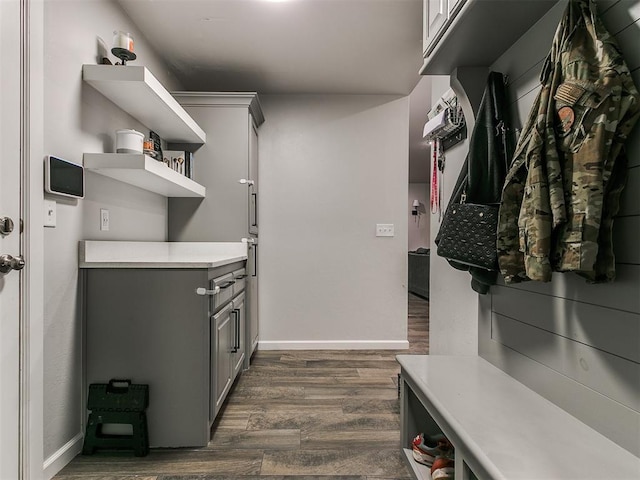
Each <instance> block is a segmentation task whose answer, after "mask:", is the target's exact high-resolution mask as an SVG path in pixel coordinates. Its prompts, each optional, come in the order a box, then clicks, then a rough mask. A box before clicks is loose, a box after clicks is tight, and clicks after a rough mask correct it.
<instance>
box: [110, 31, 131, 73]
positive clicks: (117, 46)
mask: <svg viewBox="0 0 640 480" xmlns="http://www.w3.org/2000/svg"><path fill="white" fill-rule="evenodd" d="M111 53H113V54H114V55H115V56H116V57H118V58H119V59H120V60H121V61H122V64H119V63H116V65H126V64H127V62H130V61H132V60H135V59H136V58H137V57H136V54H135V53H133V37H132V36H131V35H130V34H128V33H125V32H122V31H120V30H115V31H114V32H113V48H112V49H111Z"/></svg>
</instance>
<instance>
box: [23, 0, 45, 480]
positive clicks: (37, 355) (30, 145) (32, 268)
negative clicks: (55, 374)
mask: <svg viewBox="0 0 640 480" xmlns="http://www.w3.org/2000/svg"><path fill="white" fill-rule="evenodd" d="M22 1H23V2H24V4H25V5H26V6H28V8H27V12H25V13H26V14H27V18H26V19H25V21H27V22H28V29H27V32H28V50H29V51H28V63H29V65H28V89H29V91H28V94H29V106H28V108H29V111H28V117H29V124H28V142H27V143H26V144H25V145H24V148H25V149H28V154H27V158H26V160H27V162H28V168H27V171H26V172H25V173H26V174H27V175H28V188H27V189H26V191H25V193H28V196H27V199H28V201H27V202H26V203H25V208H27V209H28V212H27V215H26V216H25V218H24V225H25V242H26V245H25V260H26V261H27V267H25V268H26V269H27V272H28V274H27V278H25V280H26V282H27V285H26V286H25V288H26V289H27V291H26V292H25V294H26V306H25V308H26V312H25V313H26V315H27V318H26V319H25V320H26V321H27V323H26V325H25V326H26V328H27V329H26V331H25V332H24V335H25V337H27V338H25V346H26V348H27V351H26V353H28V359H27V362H26V363H27V364H26V365H25V366H26V367H28V372H25V377H24V379H25V381H26V382H27V384H26V385H24V386H23V388H25V389H26V393H27V397H26V398H25V400H26V401H27V405H26V408H28V412H26V414H25V419H26V421H27V423H26V424H25V425H23V426H22V427H23V428H25V429H27V431H26V432H24V433H23V435H24V438H25V440H26V445H25V448H26V450H25V451H24V452H23V473H24V479H25V480H35V479H40V478H43V459H44V452H43V450H44V418H43V417H44V382H43V376H44V373H43V372H44V360H43V358H44V283H43V281H42V279H43V278H44V229H43V228H42V225H43V218H42V217H43V213H44V209H43V200H44V191H43V188H42V186H43V182H44V171H43V168H42V165H43V164H42V161H43V158H44V129H43V127H44V41H43V39H44V2H43V0H22Z"/></svg>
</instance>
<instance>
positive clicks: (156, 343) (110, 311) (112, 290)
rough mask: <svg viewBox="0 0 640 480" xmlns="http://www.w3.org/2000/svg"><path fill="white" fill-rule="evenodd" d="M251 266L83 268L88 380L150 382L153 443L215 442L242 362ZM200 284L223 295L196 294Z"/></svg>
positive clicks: (148, 413) (150, 418)
mask: <svg viewBox="0 0 640 480" xmlns="http://www.w3.org/2000/svg"><path fill="white" fill-rule="evenodd" d="M245 271H246V270H245V262H244V261H243V262H235V263H231V264H228V265H225V266H220V267H216V268H210V269H207V268H88V269H83V270H82V272H83V282H82V284H83V294H84V295H83V297H84V305H85V325H86V327H85V355H86V366H87V369H86V386H87V387H88V385H89V384H91V383H105V382H107V381H109V380H110V379H112V378H128V379H131V381H132V382H133V383H143V384H148V385H149V396H150V400H149V407H148V409H147V419H148V425H149V442H150V446H152V447H201V446H206V445H207V443H208V442H209V436H210V428H211V425H212V422H213V420H214V418H215V415H216V414H217V412H218V410H219V408H220V405H221V404H222V402H223V401H224V399H225V397H226V395H227V393H228V392H229V389H230V388H231V385H232V384H233V381H234V379H235V378H236V376H237V375H238V374H239V373H240V371H241V370H242V369H241V368H239V367H238V365H242V362H243V360H244V341H239V340H238V339H239V338H240V339H243V338H244V322H245V321H246V319H245V314H244V310H245V309H244V304H245V301H244V299H245V294H244V288H245V281H244V278H241V277H242V275H244V272H245ZM220 279H223V280H224V282H223V281H221V280H220ZM234 279H235V280H234ZM222 286H226V288H221V287H222ZM202 287H205V288H207V289H209V291H210V292H211V293H212V292H215V291H218V288H219V292H222V295H218V294H215V295H198V294H196V289H199V288H202ZM216 287H218V288H216ZM219 299H223V301H222V302H220V301H219ZM85 397H86V391H85Z"/></svg>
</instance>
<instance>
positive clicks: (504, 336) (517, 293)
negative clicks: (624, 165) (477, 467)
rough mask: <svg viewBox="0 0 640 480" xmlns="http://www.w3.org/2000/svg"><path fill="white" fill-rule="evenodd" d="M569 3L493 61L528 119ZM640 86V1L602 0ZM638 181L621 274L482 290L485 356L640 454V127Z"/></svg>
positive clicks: (622, 236)
mask: <svg viewBox="0 0 640 480" xmlns="http://www.w3.org/2000/svg"><path fill="white" fill-rule="evenodd" d="M564 7H565V2H560V4H558V5H557V6H556V7H554V8H553V9H552V10H551V11H550V12H549V13H548V14H547V15H546V16H545V17H543V19H542V20H541V21H540V22H539V23H538V24H536V25H535V26H534V27H533V28H532V29H531V30H530V31H529V32H528V33H527V34H525V35H524V36H523V37H522V38H521V39H520V41H519V42H518V43H516V44H515V45H514V46H513V47H512V48H511V49H510V50H509V51H508V52H506V53H505V54H504V55H503V56H502V57H501V58H500V59H498V60H497V61H496V63H495V65H493V67H492V68H493V70H497V71H501V72H503V73H506V74H508V75H509V77H510V79H511V81H510V85H509V89H510V91H511V94H512V96H513V105H512V106H513V111H514V112H516V115H517V117H516V118H517V121H518V122H519V123H520V124H522V123H523V122H524V121H525V118H526V115H527V114H528V112H529V109H530V107H531V105H532V103H533V100H534V97H535V95H536V93H537V91H538V88H539V82H538V74H539V72H540V69H541V62H542V60H543V59H544V57H545V56H546V54H547V52H548V50H549V47H550V45H551V40H552V38H553V34H554V31H555V28H556V26H557V24H558V22H559V20H560V17H561V15H562V12H563V10H564ZM598 10H599V12H600V14H601V16H602V19H603V21H604V23H605V25H606V26H607V28H608V29H609V31H610V32H611V33H612V34H615V36H616V37H617V39H618V42H619V44H620V47H621V49H622V51H623V54H624V56H625V59H626V62H627V65H628V66H629V68H630V69H631V71H632V74H633V78H634V81H635V84H636V86H637V85H640V20H639V19H640V2H639V1H637V0H622V1H617V2H616V1H612V0H609V1H599V2H598ZM627 146H628V154H629V160H630V163H629V181H628V184H627V187H626V190H625V192H624V196H623V203H622V207H621V212H620V214H619V215H618V216H617V218H616V222H615V229H614V245H615V252H616V260H617V265H616V269H617V274H618V278H617V279H616V281H615V282H614V283H612V284H606V285H588V284H586V283H585V282H584V280H582V279H580V278H579V277H578V276H576V275H574V274H570V273H567V274H559V273H555V274H554V275H553V281H552V282H551V283H547V284H541V283H533V282H531V283H526V284H521V285H516V286H509V287H507V286H504V285H502V286H497V287H494V288H493V289H492V294H491V295H490V296H487V297H483V298H481V308H480V311H481V314H480V333H479V349H480V354H481V355H482V356H483V357H485V358H487V359H489V360H490V361H491V362H493V363H495V364H496V365H498V366H499V367H501V368H502V369H504V370H505V371H507V372H508V373H509V374H511V375H512V376H514V377H516V378H518V379H519V380H521V381H522V382H524V383H525V384H526V385H528V386H529V387H531V388H532V389H534V390H536V391H538V392H539V393H541V394H542V395H544V396H546V397H547V398H549V399H550V400H551V401H553V402H554V403H556V404H558V405H560V406H561V407H562V408H564V409H566V410H567V411H569V412H570V413H572V414H573V415H575V416H576V417H578V418H580V419H581V420H582V421H584V422H585V423H587V424H589V425H591V426H592V427H593V428H595V429H596V430H599V431H600V432H601V433H603V434H604V435H606V436H608V437H609V438H611V439H612V440H614V441H615V442H617V443H619V444H620V445H621V446H623V447H624V448H626V449H628V450H629V451H631V452H632V453H634V454H635V455H640V413H639V412H640V248H639V247H638V238H639V234H640V197H639V193H638V192H640V125H637V126H636V128H635V130H634V132H633V133H632V135H631V136H630V138H629V141H628V143H627Z"/></svg>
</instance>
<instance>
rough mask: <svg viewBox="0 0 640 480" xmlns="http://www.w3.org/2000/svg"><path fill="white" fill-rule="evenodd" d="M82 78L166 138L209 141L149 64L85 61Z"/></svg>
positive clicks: (187, 141) (177, 141) (183, 140)
mask: <svg viewBox="0 0 640 480" xmlns="http://www.w3.org/2000/svg"><path fill="white" fill-rule="evenodd" d="M82 79H83V80H84V81H85V82H87V83H88V84H89V85H91V86H92V87H93V88H95V89H96V90H98V91H99V92H100V93H102V94H103V95H104V96H105V97H107V98H108V99H109V100H111V101H112V102H113V103H115V104H116V105H118V106H119V107H120V108H121V109H122V110H124V111H125V112H127V113H129V114H130V115H131V116H133V117H135V118H136V119H137V120H138V121H140V122H141V123H143V124H144V125H145V126H146V127H147V128H149V129H150V130H153V131H154V132H156V133H157V134H158V135H160V137H161V138H162V139H163V140H166V141H168V142H173V143H205V142H206V139H207V136H206V134H205V132H204V130H202V128H200V126H199V125H198V124H197V123H196V122H195V120H193V118H191V117H190V116H189V114H188V113H187V112H186V111H185V110H184V108H182V106H181V105H180V104H179V103H178V102H177V101H176V99H175V98H173V96H171V94H170V93H169V92H168V91H167V90H166V89H165V88H164V87H163V86H162V84H161V83H160V82H159V81H158V79H157V78H156V77H154V76H153V74H152V73H151V72H150V71H149V70H148V69H147V68H146V67H142V66H130V65H126V66H122V65H83V66H82Z"/></svg>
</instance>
